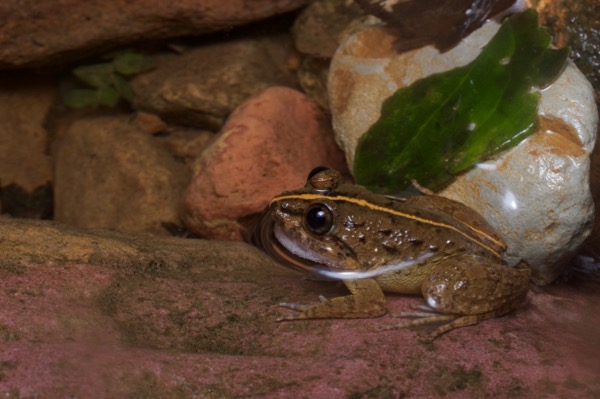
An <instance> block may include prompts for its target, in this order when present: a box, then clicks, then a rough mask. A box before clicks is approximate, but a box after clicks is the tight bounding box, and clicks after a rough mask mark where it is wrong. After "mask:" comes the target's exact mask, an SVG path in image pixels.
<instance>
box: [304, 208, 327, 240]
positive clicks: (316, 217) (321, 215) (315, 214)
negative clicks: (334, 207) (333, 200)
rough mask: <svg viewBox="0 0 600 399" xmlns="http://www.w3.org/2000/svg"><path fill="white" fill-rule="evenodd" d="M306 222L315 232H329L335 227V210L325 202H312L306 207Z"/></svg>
mask: <svg viewBox="0 0 600 399" xmlns="http://www.w3.org/2000/svg"><path fill="white" fill-rule="evenodd" d="M304 224H305V225H306V228H307V229H308V230H309V231H310V232H311V233H313V234H316V235H323V234H327V233H329V232H330V231H331V229H332V227H333V212H332V211H331V209H329V207H327V205H325V204H312V205H310V206H309V207H308V208H307V209H306V212H305V214H304Z"/></svg>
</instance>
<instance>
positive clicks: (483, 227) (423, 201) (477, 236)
mask: <svg viewBox="0 0 600 399" xmlns="http://www.w3.org/2000/svg"><path fill="white" fill-rule="evenodd" d="M406 203H407V205H409V206H411V207H414V208H415V209H418V210H420V212H421V213H422V214H423V215H425V214H432V215H435V216H436V221H438V222H441V223H444V224H447V225H449V226H451V227H453V228H456V229H457V230H458V231H460V232H461V233H462V234H464V235H465V236H468V237H470V239H472V240H474V242H476V243H477V244H478V245H480V246H481V247H483V248H484V249H486V250H488V251H489V252H491V253H492V254H493V255H494V256H497V257H501V254H502V253H503V252H504V251H505V250H506V244H505V243H504V241H503V240H502V238H501V237H500V236H499V235H498V234H497V233H496V231H495V230H494V229H493V228H492V227H491V226H490V225H489V223H488V222H487V221H486V220H485V219H484V218H483V216H481V215H480V214H479V213H478V212H476V211H475V210H474V209H472V208H470V207H468V206H466V205H464V204H462V203H460V202H458V201H454V200H451V199H448V198H445V197H441V196H439V195H418V196H414V197H410V198H408V199H407V200H406Z"/></svg>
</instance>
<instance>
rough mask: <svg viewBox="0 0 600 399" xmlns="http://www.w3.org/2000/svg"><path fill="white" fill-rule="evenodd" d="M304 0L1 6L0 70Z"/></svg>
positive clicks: (229, 23) (260, 14)
mask: <svg viewBox="0 0 600 399" xmlns="http://www.w3.org/2000/svg"><path fill="white" fill-rule="evenodd" d="M306 3H308V0H276V1H273V0H228V1H221V0H204V1H201V2H198V1H193V0H184V1H177V2H165V1H161V0H143V1H123V0H111V1H103V0H91V1H85V2H81V1H77V0H60V1H58V0H52V1H47V2H44V4H43V5H40V4H39V2H37V1H34V0H26V1H18V2H15V1H7V2H2V3H0V21H3V22H2V34H1V35H0V68H18V67H41V66H47V65H51V64H57V63H58V64H64V63H66V62H68V61H71V60H75V59H78V58H81V57H84V56H86V55H89V54H91V53H97V52H99V51H106V50H107V49H111V48H116V47H119V46H124V45H128V44H131V43H136V42H139V41H142V40H144V41H147V40H156V39H167V38H173V37H177V36H186V35H200V34H204V33H209V32H215V31H220V30H225V29H231V28H232V27H234V26H239V25H242V24H245V23H249V22H252V21H256V20H260V19H263V18H266V17H269V16H272V15H276V14H280V13H284V12H287V11H291V10H294V9H296V8H299V7H301V6H303V5H305V4H306Z"/></svg>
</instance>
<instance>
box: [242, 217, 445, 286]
mask: <svg viewBox="0 0 600 399" xmlns="http://www.w3.org/2000/svg"><path fill="white" fill-rule="evenodd" d="M252 241H253V243H254V245H255V246H257V247H259V248H261V249H263V250H264V251H265V252H266V253H267V254H268V255H269V256H271V258H273V259H274V260H276V261H277V262H279V263H281V264H283V265H285V266H287V267H289V268H292V269H294V270H298V271H301V272H304V273H310V274H312V275H320V276H322V277H324V278H326V279H332V280H357V279H362V278H372V277H376V276H379V275H382V274H387V273H393V272H397V271H398V270H401V269H405V268H408V267H411V266H414V265H415V264H418V263H421V262H423V261H425V260H427V259H428V258H430V257H432V256H433V255H434V252H432V251H425V252H424V253H422V254H420V255H419V256H417V257H412V258H409V259H404V260H400V261H398V262H395V263H391V264H386V265H382V266H380V267H377V268H376V269H371V270H364V271H353V270H343V269H337V270H336V269H335V268H333V267H334V265H333V264H332V260H331V259H329V258H327V257H325V256H323V255H320V254H319V253H318V252H315V251H314V250H311V249H310V248H308V247H307V246H304V245H301V244H298V243H300V242H302V240H296V239H294V238H292V237H289V236H288V235H287V234H285V232H284V231H283V229H282V228H281V227H279V226H278V225H277V224H276V223H275V221H274V220H273V218H272V217H271V215H270V213H269V212H265V214H264V215H263V217H262V220H261V221H260V223H259V224H258V226H257V229H256V231H255V233H254V235H253V237H252ZM328 264H329V265H330V266H327V265H328Z"/></svg>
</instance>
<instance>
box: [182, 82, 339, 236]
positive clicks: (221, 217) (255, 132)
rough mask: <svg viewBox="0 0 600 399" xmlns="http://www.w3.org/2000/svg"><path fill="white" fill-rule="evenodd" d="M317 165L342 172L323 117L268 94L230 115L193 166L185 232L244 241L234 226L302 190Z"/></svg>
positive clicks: (280, 93)
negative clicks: (277, 197)
mask: <svg viewBox="0 0 600 399" xmlns="http://www.w3.org/2000/svg"><path fill="white" fill-rule="evenodd" d="M319 165H328V166H331V167H334V168H340V170H345V165H344V160H343V154H342V153H341V152H340V151H339V149H338V148H337V146H336V145H335V143H334V141H333V133H332V131H331V127H330V126H329V122H328V120H327V119H326V117H325V115H324V114H323V112H322V111H321V110H320V109H319V108H318V106H317V105H316V104H315V103H314V102H313V101H312V100H310V99H309V98H307V97H306V96H305V95H303V94H302V93H300V92H298V91H295V90H292V89H288V88H284V87H273V88H270V89H267V90H265V91H264V92H262V93H260V94H258V95H256V96H254V97H252V98H250V99H249V100H248V101H246V102H245V103H244V104H242V105H241V106H240V107H238V108H237V109H236V110H235V112H234V113H233V114H232V115H231V117H230V118H229V120H228V121H227V123H226V124H225V126H224V127H223V129H222V131H221V133H219V136H218V137H217V138H216V139H215V140H214V141H213V142H212V143H211V145H210V146H209V147H208V148H207V149H206V150H205V151H204V152H203V153H202V156H201V157H200V158H199V159H198V161H197V162H196V164H195V165H194V172H193V173H194V177H193V178H192V182H191V184H190V186H189V187H188V189H187V193H186V195H185V200H184V206H185V211H186V212H185V224H186V226H187V227H188V228H190V229H191V230H192V231H194V232H196V233H198V234H200V235H202V236H205V237H212V238H219V239H229V240H231V239H241V238H242V235H243V228H242V226H241V225H240V224H239V223H238V221H237V219H239V218H241V217H243V216H246V215H249V214H252V213H256V212H260V211H261V210H262V209H263V208H264V207H265V205H266V204H267V203H268V201H269V200H270V199H271V198H272V197H273V196H274V195H276V194H279V193H280V192H282V191H284V190H289V189H292V188H298V187H301V186H303V185H304V183H305V181H306V175H307V174H308V172H309V171H310V170H311V169H312V168H313V167H315V166H319Z"/></svg>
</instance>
